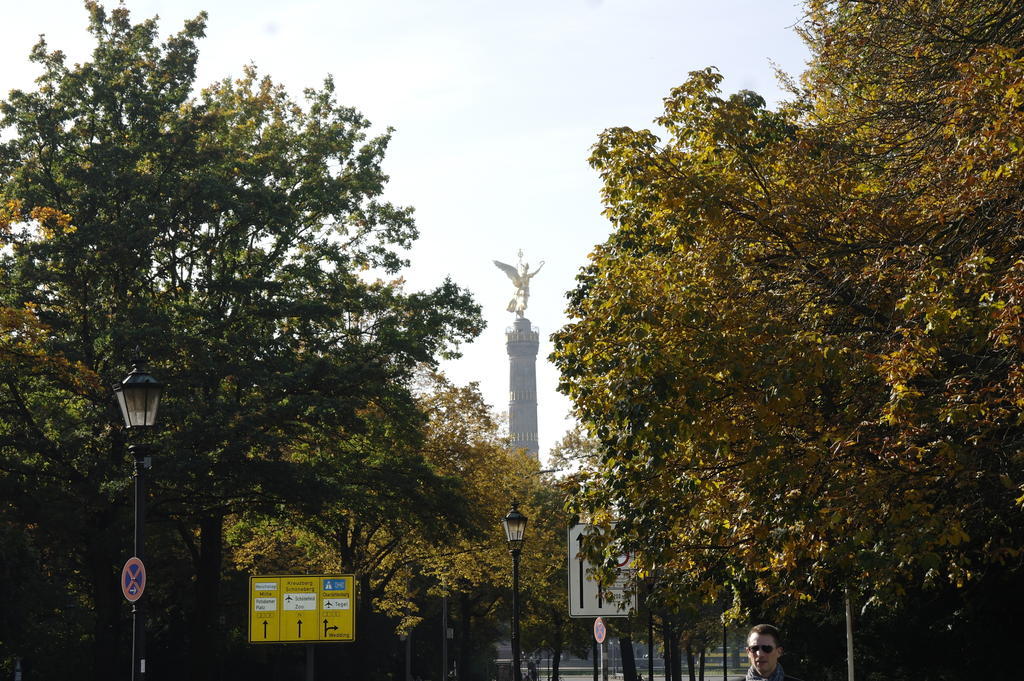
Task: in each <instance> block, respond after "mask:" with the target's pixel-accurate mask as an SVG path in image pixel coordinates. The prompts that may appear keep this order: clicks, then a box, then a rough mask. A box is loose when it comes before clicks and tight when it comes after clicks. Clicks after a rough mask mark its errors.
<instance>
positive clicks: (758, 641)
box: [747, 634, 782, 678]
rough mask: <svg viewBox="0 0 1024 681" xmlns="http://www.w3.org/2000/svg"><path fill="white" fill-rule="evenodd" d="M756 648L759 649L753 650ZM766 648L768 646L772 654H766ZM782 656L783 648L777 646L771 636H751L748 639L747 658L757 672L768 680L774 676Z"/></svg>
mask: <svg viewBox="0 0 1024 681" xmlns="http://www.w3.org/2000/svg"><path fill="white" fill-rule="evenodd" d="M754 646H757V648H756V649H754V650H751V648H754ZM764 646H768V648H770V649H771V652H770V653H766V652H765V650H766V648H765V647H764ZM781 655H782V648H781V647H779V646H777V645H776V644H775V637H774V636H772V635H771V634H751V635H750V637H749V638H747V657H749V658H750V664H751V665H753V667H754V669H755V671H757V673H758V674H760V675H761V676H763V677H765V678H768V677H769V676H771V675H772V672H774V671H775V666H776V665H777V664H778V663H779V657H780V656H781Z"/></svg>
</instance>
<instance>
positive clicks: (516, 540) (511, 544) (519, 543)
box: [501, 502, 526, 681]
mask: <svg viewBox="0 0 1024 681" xmlns="http://www.w3.org/2000/svg"><path fill="white" fill-rule="evenodd" d="M501 522H502V524H503V525H504V526H505V537H506V538H507V539H508V550H509V553H511V554H512V679H513V681H523V670H522V669H521V668H520V666H519V663H520V656H521V653H520V649H519V553H520V552H521V551H522V549H523V535H525V534H526V516H525V515H523V514H522V513H520V512H519V504H517V503H515V502H513V503H512V510H511V511H509V512H508V515H506V516H505V518H504V519H503V520H502V521H501Z"/></svg>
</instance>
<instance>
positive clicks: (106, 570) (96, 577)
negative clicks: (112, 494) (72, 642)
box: [86, 514, 131, 679]
mask: <svg viewBox="0 0 1024 681" xmlns="http://www.w3.org/2000/svg"><path fill="white" fill-rule="evenodd" d="M105 516H106V514H104V517H100V518H97V519H96V520H97V523H96V530H95V532H94V534H93V536H92V537H91V538H90V540H89V542H88V544H87V547H86V561H88V563H87V564H88V567H89V577H90V581H91V583H92V605H93V611H94V616H95V619H94V620H93V642H92V676H91V678H94V679H115V678H124V677H125V676H126V673H128V672H130V671H131V661H130V659H129V658H130V656H124V655H118V651H119V650H123V649H124V647H123V646H122V645H121V626H122V624H123V622H122V617H121V614H120V611H119V608H118V605H119V602H120V601H119V599H120V596H121V590H120V589H119V588H116V587H115V586H114V585H115V584H117V583H118V577H119V573H118V571H117V568H116V566H115V565H113V564H112V563H111V557H112V556H113V554H114V553H116V549H114V548H113V547H112V546H110V545H109V542H108V539H109V538H110V536H111V534H112V532H111V531H107V530H109V519H108V518H106V517H105ZM122 553H123V552H122ZM130 557H131V549H130V548H129V549H127V555H125V556H124V557H123V560H127V559H128V558H130ZM123 560H122V562H123ZM115 561H116V558H115ZM122 660H123V662H124V664H123V668H122V664H120V662H121V661H122Z"/></svg>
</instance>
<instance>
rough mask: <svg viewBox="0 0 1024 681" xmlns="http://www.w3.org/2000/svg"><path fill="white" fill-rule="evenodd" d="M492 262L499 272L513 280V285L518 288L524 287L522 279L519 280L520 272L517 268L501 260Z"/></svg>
mask: <svg viewBox="0 0 1024 681" xmlns="http://www.w3.org/2000/svg"><path fill="white" fill-rule="evenodd" d="M491 262H493V263H494V264H495V265H497V266H498V269H499V270H501V271H502V272H504V273H505V274H507V275H508V278H509V279H511V280H512V283H513V284H515V286H516V288H520V287H521V286H522V285H523V282H522V279H520V278H519V272H518V271H517V270H516V268H515V267H512V265H509V264H507V263H503V262H501V261H499V260H492V261H491Z"/></svg>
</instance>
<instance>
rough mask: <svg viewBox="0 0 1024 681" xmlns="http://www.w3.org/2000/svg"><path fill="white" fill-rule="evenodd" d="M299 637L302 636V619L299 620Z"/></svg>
mask: <svg viewBox="0 0 1024 681" xmlns="http://www.w3.org/2000/svg"><path fill="white" fill-rule="evenodd" d="M299 638H302V620H299Z"/></svg>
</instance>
